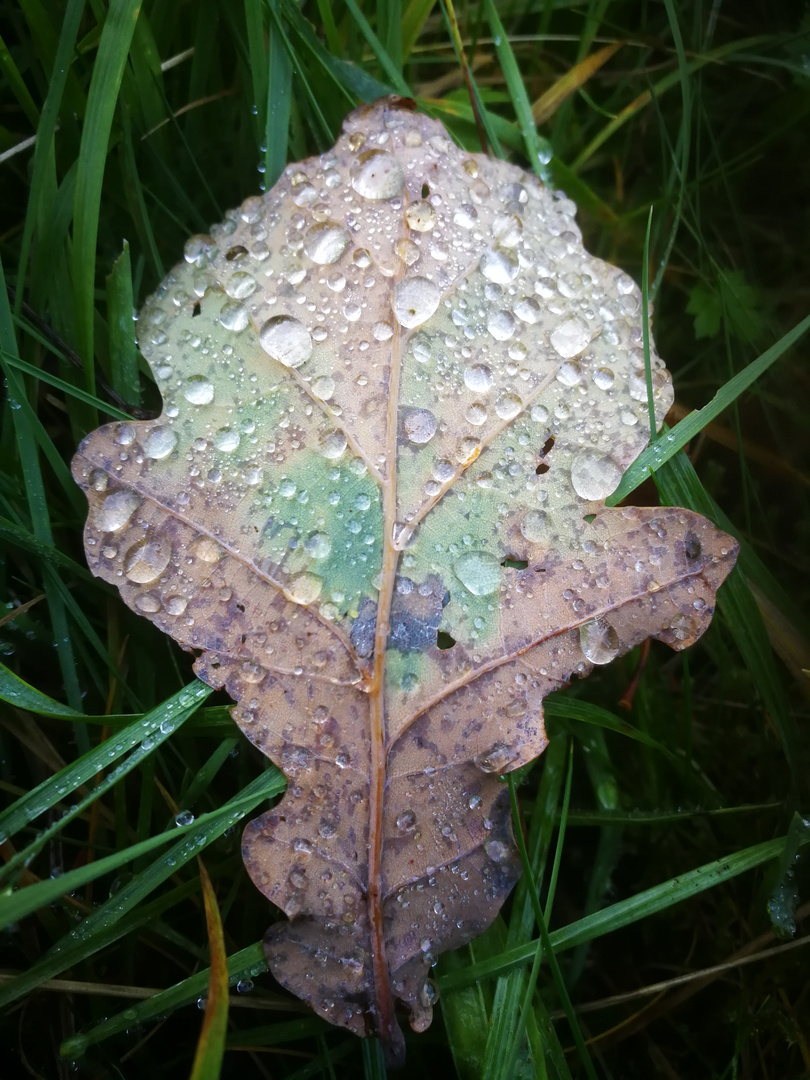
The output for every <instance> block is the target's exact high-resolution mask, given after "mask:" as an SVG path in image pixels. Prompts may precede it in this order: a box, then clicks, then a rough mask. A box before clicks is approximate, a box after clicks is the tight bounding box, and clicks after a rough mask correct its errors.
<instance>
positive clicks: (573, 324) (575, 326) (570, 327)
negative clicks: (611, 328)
mask: <svg viewBox="0 0 810 1080" xmlns="http://www.w3.org/2000/svg"><path fill="white" fill-rule="evenodd" d="M549 340H550V341H551V344H552V346H553V347H554V349H555V350H556V352H558V353H559V355H560V356H562V357H563V358H564V359H566V360H570V359H571V357H572V356H576V355H577V353H581V352H582V350H583V349H584V348H585V347H586V346H587V345H588V344H589V343H590V340H591V331H590V329H589V328H588V324H587V323H586V322H585V320H584V319H581V318H580V317H579V316H578V315H573V316H572V317H571V318H570V319H566V320H565V322H561V323H560V325H559V326H558V327H557V328H556V330H553V331H552V333H551V337H550V338H549Z"/></svg>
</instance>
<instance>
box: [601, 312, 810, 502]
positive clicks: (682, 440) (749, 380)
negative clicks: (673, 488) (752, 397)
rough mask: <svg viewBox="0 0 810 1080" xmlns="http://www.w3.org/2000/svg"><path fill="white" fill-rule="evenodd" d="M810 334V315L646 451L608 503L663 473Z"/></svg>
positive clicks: (620, 498) (626, 474)
mask: <svg viewBox="0 0 810 1080" xmlns="http://www.w3.org/2000/svg"><path fill="white" fill-rule="evenodd" d="M808 330H810V315H807V316H805V318H804V319H802V321H801V322H800V323H797V324H796V326H794V327H793V329H792V330H789V331H788V332H787V333H786V334H785V335H784V336H783V337H781V338H780V339H779V341H777V342H775V344H773V345H771V347H770V348H769V349H766V350H765V352H764V353H762V355H761V356H758V357H757V359H756V360H752V361H751V363H750V364H748V365H747V366H746V367H745V368H744V369H743V370H742V371H739V372H738V373H737V374H736V375H734V376H733V377H732V378H731V379H729V380H728V382H727V383H725V384H724V385H723V386H721V387H720V389H719V390H718V391H717V393H716V394H715V395H714V397H713V398H712V399H711V401H709V402H708V403H707V404H706V405H704V406H703V408H702V409H697V410H696V411H695V412H693V413H690V414H689V416H687V417H685V418H684V419H683V420H681V422H680V423H679V424H677V425H676V426H675V427H674V428H672V429H671V430H670V431H667V432H666V433H665V434H664V433H662V435H661V436H660V437H659V438H658V439H657V440H656V441H655V442H654V443H653V445H652V446H649V447H647V449H646V450H643V451H642V452H641V453H640V454H639V456H638V457H637V458H636V460H635V461H634V462H633V464H632V465H631V466H630V468H629V469H627V471H626V472H625V474H624V476H623V477H622V479H621V483H620V484H619V486H618V487H617V488H616V490H615V491H614V492H613V494H612V495H611V496H610V497H609V498H608V499H607V503H608V505H609V506H616V505H617V504H618V503H620V502H621V501H622V499H625V498H626V497H627V496H628V495H629V494H630V492H631V491H635V489H636V488H637V487H638V486H639V484H641V483H643V482H644V480H646V479H647V478H648V477H649V476H650V475H651V474H652V473H654V472H655V471H656V470H657V469H660V468H661V466H662V465H663V464H664V462H666V461H669V460H670V459H671V458H673V457H674V456H675V455H676V454H677V453H678V452H679V451H680V450H682V449H683V448H684V447H685V446H686V444H687V443H689V442H690V441H691V440H692V439H694V438H695V436H696V435H698V434H699V433H700V432H701V431H702V430H703V428H704V427H705V426H706V425H707V424H708V423H710V421H712V420H715V419H716V418H717V417H718V416H719V415H720V413H722V412H723V410H724V409H727V408H728V406H729V405H731V403H732V402H734V401H736V400H737V398H738V397H739V396H740V394H742V393H744V392H745V391H746V390H747V389H748V388H749V387H750V386H752V385H753V383H755V382H756V380H757V379H758V378H759V377H760V376H761V375H762V374H763V373H764V372H766V371H767V370H768V368H769V367H770V366H771V365H772V364H773V363H775V362H776V361H777V360H778V359H779V358H780V357H781V356H783V355H784V354H785V353H786V352H787V350H788V349H790V348H791V347H792V346H793V345H795V344H796V342H797V341H799V340H800V339H801V338H802V337H803V336H804V335H805V334H806V333H807V331H808Z"/></svg>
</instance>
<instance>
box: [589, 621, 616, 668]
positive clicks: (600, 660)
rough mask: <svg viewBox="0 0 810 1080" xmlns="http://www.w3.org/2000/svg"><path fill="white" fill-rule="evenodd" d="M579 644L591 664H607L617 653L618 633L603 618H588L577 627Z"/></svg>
mask: <svg viewBox="0 0 810 1080" xmlns="http://www.w3.org/2000/svg"><path fill="white" fill-rule="evenodd" d="M579 644H580V646H581V648H582V651H583V653H584V654H585V656H586V657H587V658H588V659H589V660H590V662H591V663H592V664H609V663H610V661H611V660H615V658H616V657H617V656H618V655H619V651H620V649H621V642H620V641H619V635H618V634H617V633H616V631H615V630H614V629H613V627H612V626H611V625H610V624H609V623H607V622H605V620H604V619H601V618H599V619H589V620H588V622H586V623H583V624H582V626H580V628H579Z"/></svg>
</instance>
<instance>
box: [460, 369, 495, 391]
mask: <svg viewBox="0 0 810 1080" xmlns="http://www.w3.org/2000/svg"><path fill="white" fill-rule="evenodd" d="M493 381H494V379H493V376H492V371H491V369H490V368H488V367H487V365H486V364H472V365H471V366H469V367H466V368H465V369H464V385H465V386H466V387H467V389H468V390H473V391H474V392H475V393H477V394H485V393H486V392H487V390H489V388H490V387H491V386H492V383H493Z"/></svg>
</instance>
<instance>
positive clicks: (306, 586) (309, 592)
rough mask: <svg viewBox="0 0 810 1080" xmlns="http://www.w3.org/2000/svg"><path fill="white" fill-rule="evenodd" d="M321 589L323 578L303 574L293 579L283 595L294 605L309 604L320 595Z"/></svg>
mask: <svg viewBox="0 0 810 1080" xmlns="http://www.w3.org/2000/svg"><path fill="white" fill-rule="evenodd" d="M322 588H323V578H321V577H318V575H317V574H310V573H305V574H299V575H298V577H295V578H293V579H292V581H291V582H290V584H289V587H288V588H287V589H286V590H285V593H286V595H287V597H288V599H290V600H292V602H293V603H294V604H311V603H312V602H313V601H314V600H317V599H318V597H319V596H320V595H321V589H322Z"/></svg>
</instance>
